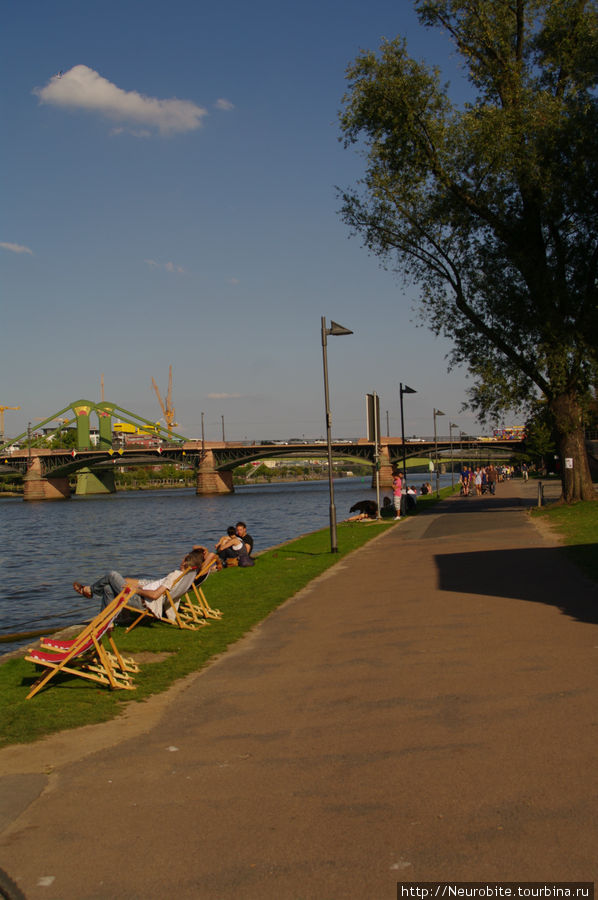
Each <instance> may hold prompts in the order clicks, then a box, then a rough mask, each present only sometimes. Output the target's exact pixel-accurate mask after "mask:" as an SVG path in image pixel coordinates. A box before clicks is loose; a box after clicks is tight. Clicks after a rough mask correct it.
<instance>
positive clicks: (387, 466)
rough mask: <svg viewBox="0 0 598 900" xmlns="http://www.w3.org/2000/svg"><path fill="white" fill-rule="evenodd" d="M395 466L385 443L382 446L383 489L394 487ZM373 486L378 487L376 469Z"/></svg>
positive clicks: (381, 476) (381, 474) (373, 474)
mask: <svg viewBox="0 0 598 900" xmlns="http://www.w3.org/2000/svg"><path fill="white" fill-rule="evenodd" d="M393 468H394V467H393V465H392V463H391V461H390V453H389V450H388V447H387V446H385V445H384V444H383V445H382V446H381V447H380V488H381V489H382V490H383V491H386V490H388V489H389V488H391V487H392V473H393ZM372 487H373V488H375V487H376V469H374V471H373V473H372Z"/></svg>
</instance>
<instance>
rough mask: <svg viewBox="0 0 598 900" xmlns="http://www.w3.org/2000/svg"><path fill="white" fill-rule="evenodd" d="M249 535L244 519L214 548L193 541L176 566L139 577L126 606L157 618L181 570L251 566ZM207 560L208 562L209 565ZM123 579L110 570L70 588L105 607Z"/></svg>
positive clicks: (251, 548)
mask: <svg viewBox="0 0 598 900" xmlns="http://www.w3.org/2000/svg"><path fill="white" fill-rule="evenodd" d="M252 552H253V538H252V537H251V535H250V534H248V533H247V525H246V524H245V522H237V524H236V525H235V526H232V525H231V526H230V527H229V528H228V529H227V532H226V534H225V535H223V537H221V538H220V540H219V541H218V543H217V544H216V547H215V548H214V551H210V550H208V548H207V547H204V546H203V545H201V544H196V545H195V546H194V547H193V548H192V550H191V551H190V552H189V553H187V554H186V555H185V556H184V557H183V559H182V560H181V562H180V564H179V566H178V567H177V568H175V569H173V570H172V572H169V573H168V575H164V576H163V577H162V578H143V577H142V578H139V579H135V581H137V586H136V589H135V591H136V592H135V594H134V596H133V597H131V598H130V600H129V601H128V603H127V605H128V606H130V607H133V608H134V609H139V610H145V609H149V610H150V611H151V612H153V613H154V615H157V616H158V617H159V618H161V617H162V615H163V613H164V601H165V599H166V597H165V595H166V591H169V590H170V589H171V588H172V587H173V585H174V584H175V582H176V581H177V580H178V579H179V578H180V576H181V575H182V574H183V571H184V570H185V569H196V570H197V571H198V572H199V571H201V570H205V571H212V569H214V570H219V569H222V568H228V567H230V566H231V565H236V566H241V567H249V566H254V565H255V560H254V559H253V558H252V555H251V554H252ZM210 563H211V564H212V565H211V566H210ZM128 580H131V578H130V577H129V578H127V577H125V576H124V575H121V574H120V572H117V571H115V570H111V571H110V572H107V573H106V574H105V575H102V577H101V578H98V580H97V581H94V582H93V583H92V584H84V583H82V582H80V581H75V582H73V588H74V590H75V591H76V592H77V593H78V594H79V595H80V596H82V597H86V598H87V599H88V600H91V598H92V597H97V598H98V599H99V600H100V609H105V608H106V607H107V606H108V605H109V604H110V603H111V602H112V600H114V598H115V597H116V596H117V595H118V594H120V592H121V591H122V589H123V588H124V587H125V585H126V584H127V581H128Z"/></svg>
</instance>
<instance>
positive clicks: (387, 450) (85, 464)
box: [0, 437, 521, 500]
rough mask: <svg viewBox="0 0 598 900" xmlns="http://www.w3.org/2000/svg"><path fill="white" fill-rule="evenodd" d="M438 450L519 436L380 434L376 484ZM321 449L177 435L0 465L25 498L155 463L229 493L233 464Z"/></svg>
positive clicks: (367, 455)
mask: <svg viewBox="0 0 598 900" xmlns="http://www.w3.org/2000/svg"><path fill="white" fill-rule="evenodd" d="M436 449H437V450H438V455H439V459H443V457H444V459H445V461H446V457H447V455H449V456H450V454H451V453H452V454H453V456H454V458H455V459H459V458H463V456H469V457H474V458H475V456H476V455H477V454H478V453H483V454H485V455H486V456H487V455H488V454H489V453H496V452H497V451H502V453H504V454H505V456H507V457H508V456H509V455H510V454H512V453H513V452H514V451H517V450H519V449H521V442H519V441H487V440H486V441H480V440H476V439H471V440H462V441H450V440H449V439H443V438H438V440H437V442H436V443H435V442H434V441H433V440H418V441H417V442H409V441H407V442H406V443H405V445H404V446H403V442H402V441H401V439H400V438H392V437H388V438H382V439H381V441H380V445H379V448H378V460H379V471H380V485H381V487H383V488H387V487H390V486H391V484H392V471H393V468H395V467H396V466H397V465H402V462H403V453H404V455H405V458H406V459H412V458H421V459H428V458H429V457H430V456H434V453H435V451H436ZM326 455H327V447H326V444H322V443H320V442H314V443H301V444H288V445H286V444H269V443H264V444H255V443H253V444H249V443H247V442H236V441H181V442H177V443H170V444H169V443H163V444H161V445H160V446H158V447H156V448H146V447H138V448H135V447H132V448H115V447H110V448H109V449H104V448H89V449H82V450H51V449H48V448H35V449H31V450H30V449H29V448H24V449H21V450H16V451H13V452H11V453H10V454H5V455H4V456H2V458H1V467H0V468H1V470H2V471H5V472H6V471H15V470H16V471H20V472H22V473H23V475H24V481H25V486H24V493H23V496H24V498H25V499H26V500H52V499H54V500H58V499H66V498H68V497H69V495H70V479H71V478H72V476H73V475H77V489H76V492H77V493H78V494H97V493H110V492H112V491H114V470H115V468H116V467H120V466H159V465H164V464H165V463H175V464H178V465H182V466H185V467H188V468H193V469H195V471H196V473H197V479H196V492H197V493H198V494H222V493H230V492H232V491H233V490H234V488H233V471H234V469H235V468H236V467H237V466H242V465H246V464H247V463H251V462H259V461H262V460H265V459H277V458H279V459H280V458H284V459H318V458H322V457H325V456H326ZM332 455H333V457H334V458H336V459H347V460H355V461H358V462H362V463H369V464H370V465H371V466H372V470H374V468H375V466H376V458H377V454H376V445H375V444H374V442H373V441H368V440H365V439H361V440H358V441H335V442H334V443H333V444H332Z"/></svg>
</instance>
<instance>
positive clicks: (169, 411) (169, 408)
mask: <svg viewBox="0 0 598 900" xmlns="http://www.w3.org/2000/svg"><path fill="white" fill-rule="evenodd" d="M152 387H153V389H154V391H155V392H156V397H157V398H158V403H159V404H160V409H161V410H162V415H163V416H164V421H165V422H166V427H167V428H168V434H169V435H170V434H171V433H172V429H173V428H176V427H177V425H178V422H175V418H176V413H175V411H174V406H173V405H172V366H170V367H169V369H168V393H167V394H166V403H164V401H163V400H162V396H161V394H160V390H159V388H158V385H157V384H156V382H155V381H154V379H153V378H152Z"/></svg>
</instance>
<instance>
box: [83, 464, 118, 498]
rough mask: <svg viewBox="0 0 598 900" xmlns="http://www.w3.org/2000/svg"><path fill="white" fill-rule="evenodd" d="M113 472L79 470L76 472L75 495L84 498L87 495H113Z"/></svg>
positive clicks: (114, 491)
mask: <svg viewBox="0 0 598 900" xmlns="http://www.w3.org/2000/svg"><path fill="white" fill-rule="evenodd" d="M115 493H116V485H115V483H114V472H112V471H106V472H92V471H91V469H87V468H85V469H80V470H79V472H77V487H76V489H75V494H77V495H78V496H86V495H88V494H115Z"/></svg>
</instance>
